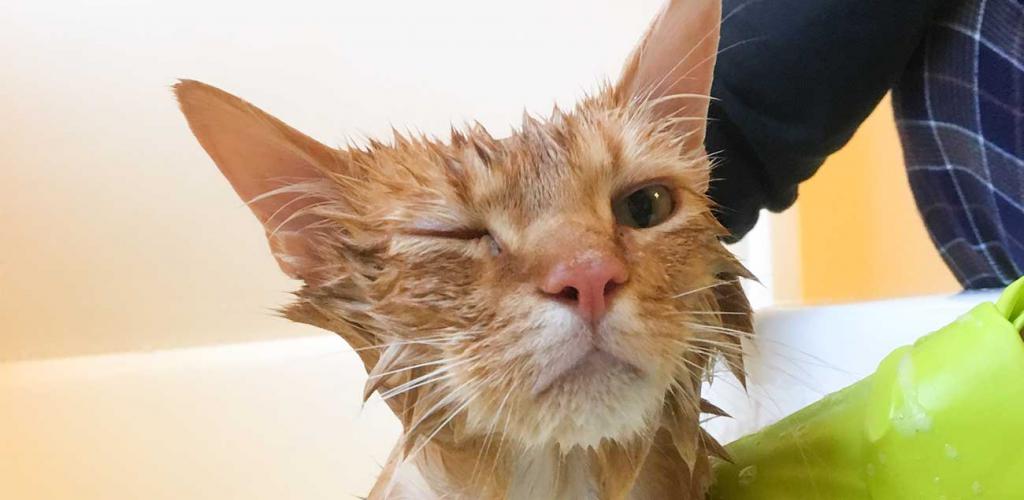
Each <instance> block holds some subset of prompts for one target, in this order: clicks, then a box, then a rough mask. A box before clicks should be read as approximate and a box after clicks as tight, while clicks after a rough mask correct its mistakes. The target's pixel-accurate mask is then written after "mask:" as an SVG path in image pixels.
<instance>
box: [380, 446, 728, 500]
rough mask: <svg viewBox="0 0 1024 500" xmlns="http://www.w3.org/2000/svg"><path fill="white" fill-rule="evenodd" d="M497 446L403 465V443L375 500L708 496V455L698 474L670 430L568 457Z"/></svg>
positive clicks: (430, 455)
mask: <svg viewBox="0 0 1024 500" xmlns="http://www.w3.org/2000/svg"><path fill="white" fill-rule="evenodd" d="M495 446H496V444H495V443H493V442H491V443H489V444H488V443H484V442H480V443H474V444H473V445H469V446H460V447H459V449H457V450H453V449H450V448H448V447H446V446H445V445H443V444H430V445H427V446H426V447H424V448H423V449H422V450H420V451H419V454H418V455H417V456H414V457H411V458H410V459H408V460H403V459H402V447H401V445H399V446H398V447H396V449H395V451H394V452H393V453H392V456H391V458H390V459H389V460H388V464H387V465H386V467H385V469H384V471H383V473H382V474H381V476H380V478H379V479H378V482H377V484H376V486H375V487H374V489H373V491H372V492H371V493H370V495H369V497H368V498H369V499H370V500H384V499H386V500H438V499H441V498H444V499H453V500H454V499H474V500H476V499H495V500H497V499H507V500H533V499H538V498H546V499H547V498H549V499H581V500H661V499H678V498H696V497H695V496H687V495H688V492H693V493H694V494H696V495H701V494H702V493H703V490H704V488H705V486H706V477H705V476H706V475H707V470H708V467H707V465H708V462H707V459H706V457H704V456H701V457H700V459H699V463H698V464H695V470H694V471H693V474H692V476H691V473H690V470H691V468H690V467H689V466H688V465H687V464H686V463H685V462H684V461H683V460H682V458H681V457H680V456H679V454H678V453H676V451H675V448H674V445H673V443H672V438H671V436H670V434H669V433H667V432H664V431H662V432H658V433H657V434H656V435H655V436H654V437H653V438H649V439H644V440H642V441H640V440H638V441H637V442H636V443H634V444H632V445H630V446H627V447H622V446H618V445H602V446H600V447H598V448H597V449H589V450H584V449H581V448H574V449H572V450H571V451H569V452H567V453H563V452H561V451H559V449H558V448H557V447H556V446H554V445H551V446H548V447H543V448H533V449H529V450H511V449H508V448H507V445H506V449H505V450H504V451H501V452H499V453H498V454H495V453H493V451H494V450H493V448H494V447H495ZM446 448H448V449H446ZM488 448H491V450H489V449H488ZM480 457H486V458H480ZM474 459H479V461H477V460H474ZM691 478H692V479H694V480H695V481H691ZM681 495H682V496H681Z"/></svg>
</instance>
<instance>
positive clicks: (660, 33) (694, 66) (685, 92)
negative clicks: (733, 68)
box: [615, 0, 722, 148]
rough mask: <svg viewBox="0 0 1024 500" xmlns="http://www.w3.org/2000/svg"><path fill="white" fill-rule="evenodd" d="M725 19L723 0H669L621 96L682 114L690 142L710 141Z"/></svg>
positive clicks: (632, 63) (621, 85) (626, 72)
mask: <svg viewBox="0 0 1024 500" xmlns="http://www.w3.org/2000/svg"><path fill="white" fill-rule="evenodd" d="M721 21H722V1H721V0H668V3H667V4H666V5H665V6H664V7H663V8H662V10H661V12H660V13H659V14H658V17H656V18H655V19H654V22H653V23H652V24H651V26H650V27H649V28H648V29H647V33H646V34H645V35H644V37H643V39H642V40H641V41H640V44H639V45H638V46H637V47H636V49H634V50H633V54H632V55H631V56H630V58H629V61H628V62H627V63H626V67H625V68H624V69H623V72H622V76H621V77H620V79H619V82H618V84H617V85H616V86H615V93H616V97H617V98H618V99H620V100H621V101H623V102H625V101H629V100H633V101H649V102H650V103H651V104H652V105H653V107H654V112H655V113H656V114H657V115H658V116H659V117H660V118H675V119H677V120H678V124H677V126H678V129H679V131H680V133H681V134H683V135H685V137H686V138H685V141H684V144H685V145H686V146H687V147H689V148H698V147H700V148H703V147H704V129H705V120H706V119H707V115H708V104H709V102H710V97H709V96H710V94H711V79H712V76H713V74H714V70H715V59H716V56H717V55H718V37H719V26H720V24H721Z"/></svg>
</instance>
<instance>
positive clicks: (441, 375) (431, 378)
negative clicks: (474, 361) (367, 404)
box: [380, 367, 455, 401]
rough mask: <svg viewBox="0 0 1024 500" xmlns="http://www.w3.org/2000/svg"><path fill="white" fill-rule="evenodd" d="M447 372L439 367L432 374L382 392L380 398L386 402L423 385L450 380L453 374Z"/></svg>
mask: <svg viewBox="0 0 1024 500" xmlns="http://www.w3.org/2000/svg"><path fill="white" fill-rule="evenodd" d="M448 370H449V368H448V367H441V368H438V369H437V370H434V371H432V372H429V373H427V374H426V375H421V376H419V377H416V378H414V379H412V380H409V381H408V382H405V383H404V384H400V385H398V386H396V387H394V388H392V389H388V390H387V391H384V393H383V394H381V395H380V398H381V399H383V400H385V401H386V400H388V399H391V398H393V397H395V396H398V395H400V394H403V393H405V392H408V391H411V390H413V389H416V388H419V387H422V386H424V385H427V384H433V383H435V382H438V381H441V380H445V379H448V378H451V377H453V376H455V374H454V373H452V372H449V371H448ZM446 372H447V373H446Z"/></svg>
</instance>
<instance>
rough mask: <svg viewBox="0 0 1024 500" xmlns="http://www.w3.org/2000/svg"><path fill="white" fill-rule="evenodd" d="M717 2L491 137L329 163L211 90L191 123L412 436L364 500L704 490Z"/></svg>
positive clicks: (199, 97)
mask: <svg viewBox="0 0 1024 500" xmlns="http://www.w3.org/2000/svg"><path fill="white" fill-rule="evenodd" d="M720 17H721V4H720V1H719V0H672V1H670V2H669V3H668V4H667V5H666V6H665V7H664V8H663V10H662V11H661V13H660V14H659V16H658V17H657V18H656V19H655V20H654V22H653V24H652V26H651V27H650V28H649V30H648V32H647V34H646V35H645V36H644V37H643V39H642V41H641V43H640V45H639V47H638V48H637V49H636V50H635V51H634V53H633V55H632V56H631V58H630V60H629V61H628V62H627V64H626V67H625V69H624V71H623V73H622V76H621V78H620V79H619V80H618V81H617V82H616V83H614V84H611V85H606V86H604V87H602V88H601V89H600V90H599V91H597V92H596V93H594V94H593V95H591V96H589V97H587V98H585V99H583V100H582V101H581V102H580V103H579V104H578V105H577V106H576V107H575V108H574V109H571V110H564V111H563V110H559V109H557V108H556V109H555V110H554V111H553V112H552V113H551V116H550V117H548V118H546V119H537V118H534V117H530V116H527V117H526V118H525V119H524V121H523V123H522V126H521V128H519V129H518V130H517V131H515V132H514V133H513V134H512V135H511V136H509V137H505V138H495V137H492V136H491V135H490V134H488V132H487V131H486V130H484V129H483V128H482V127H479V126H476V127H471V128H470V129H468V130H463V131H453V132H452V134H451V137H450V138H449V139H448V140H445V141H440V140H435V139H431V138H425V137H405V136H402V135H399V134H397V133H396V134H395V136H394V137H393V139H391V141H390V142H389V143H387V144H385V143H382V142H378V141H371V142H370V144H369V146H367V147H365V148H357V147H353V148H348V149H334V148H330V147H327V146H324V145H322V144H320V143H318V142H316V141H315V140H313V139H311V138H309V137H307V136H305V135H303V134H301V133H300V132H298V131H296V130H294V129H292V128H290V127H289V126H287V125H285V124H284V123H282V122H280V121H278V120H277V119H275V118H273V117H271V116H270V115H268V114H266V113H265V112H263V111H261V110H259V109H257V108H256V107H254V106H252V105H250V104H249V103H247V102H245V101H243V100H241V99H238V98H236V97H234V96H232V95H230V94H227V93H225V92H223V91H220V90H218V89H216V88H213V87H210V86H208V85H205V84H202V83H199V82H195V81H182V82H180V83H179V84H177V85H176V86H175V92H176V93H177V96H178V99H179V102H180V104H181V109H182V111H183V112H184V114H185V116H186V118H187V120H188V123H189V125H190V127H191V129H192V131H193V132H194V134H195V136H196V137H197V138H198V140H199V142H200V143H201V144H202V146H203V148H204V149H205V150H206V151H207V152H208V153H209V155H210V156H211V158H212V159H213V160H214V162H215V163H216V164H217V166H218V167H219V168H220V170H221V171H222V172H223V173H224V175H225V176H226V177H227V178H228V180H229V181H230V182H231V184H232V186H233V187H234V189H235V191H237V193H238V194H239V196H240V197H241V198H242V199H243V200H245V201H246V202H247V203H248V205H249V207H250V208H251V209H252V211H253V213H254V214H255V215H256V217H257V218H259V220H260V221H261V222H262V223H263V225H264V227H265V229H266V233H267V238H268V240H269V243H270V248H271V251H272V252H273V254H274V256H275V257H276V259H277V262H278V263H279V265H280V267H281V269H282V270H283V271H284V272H285V273H287V274H288V275H289V276H292V277H294V278H297V279H299V280H302V281H303V283H304V285H303V287H302V288H301V290H299V291H298V292H296V300H295V302H294V303H293V304H291V305H289V306H287V307H286V308H285V309H284V312H285V314H286V315H287V317H288V318H291V319H292V320H295V321H298V322H303V323H308V324H312V325H316V326H319V327H322V328H325V329H328V330H331V331H333V332H336V333H337V334H339V335H340V336H341V337H342V338H344V339H345V340H346V341H348V343H349V344H351V345H352V347H353V348H355V349H356V350H357V352H358V353H359V355H360V356H361V358H362V360H363V362H364V363H365V365H366V368H367V371H368V372H369V377H368V381H367V384H366V388H365V394H364V397H367V398H368V397H370V395H371V394H372V393H374V392H378V393H380V395H381V396H382V397H383V398H384V399H385V400H386V401H387V403H388V404H389V405H390V407H391V408H392V409H393V411H394V412H395V414H396V415H397V416H398V417H399V419H400V420H401V422H402V424H403V426H404V434H403V436H402V438H401V441H400V442H399V443H398V445H397V446H396V448H395V450H394V452H393V454H392V457H391V458H390V460H389V462H388V463H387V465H386V467H385V469H384V471H383V473H382V474H381V476H380V478H379V480H378V482H377V484H376V486H375V487H374V488H373V490H372V491H371V492H370V495H369V496H370V498H373V499H383V498H388V499H402V498H410V499H421V498H423V499H434V498H451V499H456V498H463V499H481V498H510V499H554V498H574V499H575V498H600V499H621V498H636V499H668V498H672V499H679V498H700V497H702V496H703V494H704V492H705V490H706V488H707V485H708V481H709V477H710V463H709V458H708V456H709V454H712V455H713V454H718V455H723V454H724V451H723V450H722V449H721V447H720V446H718V444H717V443H716V442H715V441H714V440H713V439H711V438H710V437H709V436H708V435H706V434H705V433H704V432H703V431H702V430H701V429H700V427H699V422H698V417H699V415H700V413H702V412H703V413H720V410H718V409H717V408H715V407H714V406H712V405H710V404H708V403H707V402H704V401H702V400H701V398H700V384H701V380H702V378H703V377H705V376H706V374H707V372H708V370H710V366H711V364H712V363H713V362H714V359H715V358H716V357H717V356H718V355H719V354H722V355H724V359H726V361H727V362H728V364H729V366H730V368H731V369H732V370H733V371H734V372H735V373H736V374H737V376H739V377H740V378H741V380H742V373H743V371H742V358H741V355H740V350H739V339H740V338H741V337H742V336H743V335H745V334H747V332H749V331H750V320H749V306H748V304H747V302H746V299H745V298H744V295H743V293H742V291H741V289H740V288H739V285H738V283H737V280H738V279H739V278H740V277H745V276H747V272H746V271H745V270H744V269H743V267H742V266H741V265H740V264H739V263H738V262H736V260H735V259H734V258H733V257H732V255H731V254H730V253H729V252H728V251H727V250H726V249H725V248H724V247H723V246H722V244H721V243H720V242H719V238H720V237H721V236H723V235H724V234H725V231H724V229H723V228H722V227H721V226H720V225H719V224H718V223H717V222H716V220H715V218H714V216H713V215H712V213H711V203H710V201H709V200H708V199H707V198H706V195H705V192H706V190H707V186H708V183H709V172H710V168H711V165H710V162H709V159H708V157H707V154H706V153H705V150H704V147H703V137H704V124H705V120H706V115H707V106H708V102H709V97H708V94H709V91H710V85H711V76H712V70H713V67H714V60H715V56H716V52H717V45H718V25H719V22H720Z"/></svg>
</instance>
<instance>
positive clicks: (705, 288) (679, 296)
mask: <svg viewBox="0 0 1024 500" xmlns="http://www.w3.org/2000/svg"><path fill="white" fill-rule="evenodd" d="M739 281H740V280H739V279H738V278H737V279H732V280H725V281H719V282H717V283H712V284H710V285H705V286H702V287H699V288H694V289H692V290H687V291H685V292H682V293H680V294H677V295H673V296H672V298H673V299H678V298H682V297H686V296H688V295H692V294H695V293H697V292H702V291H704V290H708V289H711V288H715V287H719V286H722V285H728V284H734V283H739Z"/></svg>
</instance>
